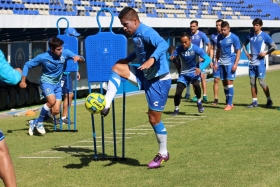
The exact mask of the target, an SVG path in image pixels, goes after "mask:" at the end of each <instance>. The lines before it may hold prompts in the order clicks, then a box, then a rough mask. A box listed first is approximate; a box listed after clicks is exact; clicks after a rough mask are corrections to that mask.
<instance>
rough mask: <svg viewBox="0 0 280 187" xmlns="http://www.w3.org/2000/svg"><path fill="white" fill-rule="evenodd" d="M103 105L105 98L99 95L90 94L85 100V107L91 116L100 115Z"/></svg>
mask: <svg viewBox="0 0 280 187" xmlns="http://www.w3.org/2000/svg"><path fill="white" fill-rule="evenodd" d="M105 105H106V101H105V97H104V95H102V94H99V93H91V94H89V95H88V96H87V98H86V100H85V107H86V109H87V110H88V111H89V112H90V113H92V114H97V113H100V112H101V111H102V110H103V109H104V107H105Z"/></svg>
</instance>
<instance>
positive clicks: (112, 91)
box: [105, 72, 121, 108]
mask: <svg viewBox="0 0 280 187" xmlns="http://www.w3.org/2000/svg"><path fill="white" fill-rule="evenodd" d="M120 84H121V77H120V76H119V75H118V74H117V73H115V72H112V73H111V77H110V79H109V82H108V88H107V92H106V95H105V100H106V106H105V108H110V105H111V103H112V101H113V99H114V97H115V95H116V93H117V91H118V89H119V87H120Z"/></svg>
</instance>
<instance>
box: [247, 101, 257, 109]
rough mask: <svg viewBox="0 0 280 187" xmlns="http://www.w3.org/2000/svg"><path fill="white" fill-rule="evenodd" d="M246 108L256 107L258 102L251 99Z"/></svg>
mask: <svg viewBox="0 0 280 187" xmlns="http://www.w3.org/2000/svg"><path fill="white" fill-rule="evenodd" d="M246 107H247V108H256V107H258V103H257V102H256V101H253V102H252V103H251V104H249V105H248V106H246Z"/></svg>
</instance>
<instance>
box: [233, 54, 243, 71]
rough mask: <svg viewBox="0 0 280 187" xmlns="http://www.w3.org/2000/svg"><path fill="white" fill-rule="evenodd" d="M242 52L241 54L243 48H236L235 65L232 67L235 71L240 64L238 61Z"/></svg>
mask: <svg viewBox="0 0 280 187" xmlns="http://www.w3.org/2000/svg"><path fill="white" fill-rule="evenodd" d="M240 54H241V50H240V49H238V50H236V58H235V62H234V65H233V66H232V69H231V70H232V71H233V72H234V71H236V69H237V65H238V62H239V59H240Z"/></svg>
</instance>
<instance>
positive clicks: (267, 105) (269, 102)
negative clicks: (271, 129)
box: [266, 99, 273, 108]
mask: <svg viewBox="0 0 280 187" xmlns="http://www.w3.org/2000/svg"><path fill="white" fill-rule="evenodd" d="M272 105H273V102H272V100H271V99H269V100H267V103H266V108H272Z"/></svg>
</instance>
